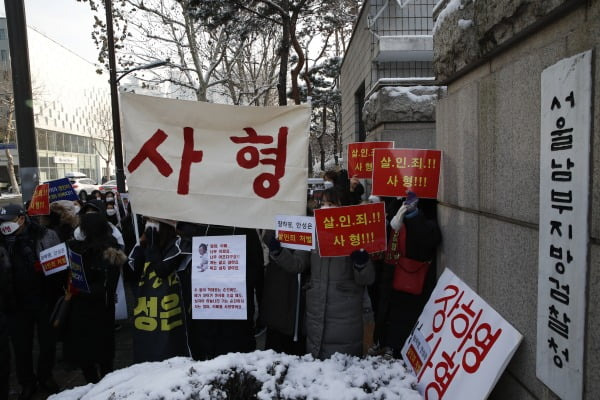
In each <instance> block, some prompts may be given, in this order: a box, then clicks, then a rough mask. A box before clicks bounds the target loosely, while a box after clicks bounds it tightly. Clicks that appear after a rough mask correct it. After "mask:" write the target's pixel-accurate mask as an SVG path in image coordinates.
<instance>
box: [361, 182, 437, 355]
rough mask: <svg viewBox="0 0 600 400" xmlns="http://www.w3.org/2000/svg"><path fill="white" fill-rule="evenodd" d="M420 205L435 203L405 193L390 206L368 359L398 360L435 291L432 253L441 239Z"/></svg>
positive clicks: (433, 256) (434, 221) (433, 254)
mask: <svg viewBox="0 0 600 400" xmlns="http://www.w3.org/2000/svg"><path fill="white" fill-rule="evenodd" d="M426 202H433V203H435V200H428V199H424V200H420V199H419V198H418V197H417V196H416V195H415V193H413V192H408V193H407V196H406V198H404V199H395V200H394V201H392V202H391V204H390V207H389V208H390V216H391V219H390V220H389V221H390V223H389V227H390V228H391V229H390V230H389V242H388V246H387V251H386V252H385V255H384V259H383V261H382V268H381V273H380V275H379V276H378V282H377V286H378V287H377V291H378V299H377V312H376V321H375V342H376V346H375V347H374V348H373V351H371V353H372V354H373V353H374V354H377V353H383V354H384V355H386V356H388V357H392V356H393V357H396V358H399V357H400V356H401V355H400V350H401V349H402V346H403V345H404V342H405V341H406V339H407V338H408V336H409V335H410V332H411V330H412V328H413V326H414V325H415V323H416V322H417V320H418V318H419V316H420V315H421V312H422V311H423V308H424V307H425V304H426V302H427V300H428V299H429V296H430V294H431V292H432V291H433V288H434V287H435V281H436V266H435V258H436V257H435V256H436V248H437V246H438V245H439V244H440V242H441V239H442V237H441V233H440V230H439V227H438V225H437V222H436V219H435V217H433V218H428V217H427V216H426V214H425V213H424V212H423V211H422V210H421V208H420V207H419V206H420V205H421V204H422V203H426ZM426 207H430V205H426ZM417 277H419V278H420V279H416V278H417ZM409 283H410V284H409Z"/></svg>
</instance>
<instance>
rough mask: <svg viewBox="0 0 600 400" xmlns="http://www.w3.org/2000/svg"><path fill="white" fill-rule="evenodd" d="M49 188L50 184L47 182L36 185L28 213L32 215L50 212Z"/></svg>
mask: <svg viewBox="0 0 600 400" xmlns="http://www.w3.org/2000/svg"><path fill="white" fill-rule="evenodd" d="M49 190H50V185H48V184H47V183H42V184H41V185H37V186H36V188H35V191H34V192H33V195H32V196H31V202H30V203H29V208H27V214H29V215H31V216H33V215H48V214H50V200H49Z"/></svg>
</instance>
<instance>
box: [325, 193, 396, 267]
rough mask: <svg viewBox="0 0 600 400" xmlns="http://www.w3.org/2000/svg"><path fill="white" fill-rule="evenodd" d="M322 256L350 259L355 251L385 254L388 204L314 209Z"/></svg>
mask: <svg viewBox="0 0 600 400" xmlns="http://www.w3.org/2000/svg"><path fill="white" fill-rule="evenodd" d="M315 224H316V227H317V238H318V242H319V254H320V255H321V257H342V256H348V255H350V253H352V252H353V251H354V250H360V249H364V250H365V251H367V252H369V253H375V252H379V251H385V249H386V246H387V243H386V242H387V241H386V231H385V225H386V220H385V204H384V203H374V204H361V205H358V206H347V207H334V208H321V209H318V210H315Z"/></svg>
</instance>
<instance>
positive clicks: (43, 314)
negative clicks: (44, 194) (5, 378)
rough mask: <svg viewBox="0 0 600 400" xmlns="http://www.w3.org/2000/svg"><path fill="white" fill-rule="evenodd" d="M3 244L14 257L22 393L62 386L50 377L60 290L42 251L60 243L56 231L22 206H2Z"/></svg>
mask: <svg viewBox="0 0 600 400" xmlns="http://www.w3.org/2000/svg"><path fill="white" fill-rule="evenodd" d="M0 232H2V245H3V246H4V248H5V249H6V251H7V253H8V257H9V261H10V266H11V267H10V269H11V275H12V282H13V291H12V295H11V297H12V298H10V301H11V303H12V304H14V307H13V308H12V309H11V310H10V311H9V312H8V323H9V332H10V337H11V341H12V345H13V350H14V355H15V364H16V368H17V371H16V372H17V379H18V381H19V384H20V385H21V386H22V391H21V395H20V398H22V399H30V398H31V397H32V396H33V394H34V393H35V392H36V391H37V388H38V384H39V386H40V387H42V389H44V390H45V391H46V392H48V393H56V392H58V391H59V387H58V385H57V384H56V382H55V381H54V378H53V377H52V370H53V368H54V362H55V357H56V339H55V335H54V332H53V330H52V328H51V326H50V313H51V311H52V307H53V306H54V301H53V297H54V293H55V292H56V291H57V290H58V289H57V288H56V287H53V282H52V281H50V280H48V279H46V277H45V276H44V273H43V271H42V267H41V264H40V252H41V251H42V250H45V249H48V248H50V247H52V246H55V245H57V244H58V243H59V238H58V236H57V234H56V233H55V232H54V231H53V230H51V229H47V228H45V227H43V226H40V225H39V224H37V223H35V222H33V221H32V220H31V219H30V218H29V217H28V216H27V214H26V213H25V210H24V209H23V207H21V206H19V205H17V204H9V205H6V206H4V207H2V208H0ZM36 330H37V338H38V344H39V356H38V363H37V376H36V374H35V373H34V367H33V337H34V332H35V331H36Z"/></svg>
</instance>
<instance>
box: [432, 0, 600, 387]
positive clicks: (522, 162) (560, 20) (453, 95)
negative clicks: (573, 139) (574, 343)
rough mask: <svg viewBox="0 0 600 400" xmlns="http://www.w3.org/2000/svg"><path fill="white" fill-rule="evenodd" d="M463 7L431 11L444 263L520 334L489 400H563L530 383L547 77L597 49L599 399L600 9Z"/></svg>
mask: <svg viewBox="0 0 600 400" xmlns="http://www.w3.org/2000/svg"><path fill="white" fill-rule="evenodd" d="M442 1H445V0H442ZM461 6H462V8H458V9H456V11H455V12H454V13H450V14H444V15H442V14H443V13H444V11H443V10H444V4H442V5H440V6H438V7H437V9H436V14H434V17H436V16H437V17H439V16H440V15H442V19H443V21H442V22H440V21H439V20H438V22H437V23H436V31H435V35H434V53H435V55H434V58H435V69H436V71H437V74H438V75H437V77H438V78H439V79H440V80H442V81H445V83H446V84H447V85H448V89H447V93H446V94H445V95H444V96H443V98H442V99H440V101H439V102H438V106H437V109H436V142H437V143H436V147H437V148H439V149H441V150H443V151H444V166H443V170H442V178H441V183H440V184H441V187H440V194H439V196H440V206H439V209H438V215H439V222H440V226H441V228H442V233H443V237H444V241H443V244H442V250H441V254H440V260H439V261H440V265H442V266H448V267H451V268H452V269H453V270H454V271H455V272H456V273H457V274H458V275H459V276H460V277H461V278H462V279H464V280H465V281H466V282H467V283H468V284H469V285H470V286H471V287H472V288H473V289H475V290H476V291H477V292H478V293H479V294H480V295H481V296H482V297H483V298H484V299H485V300H486V301H487V302H488V303H489V304H490V305H491V306H492V307H494V308H495V309H496V310H497V311H498V312H499V313H500V314H501V315H502V316H503V317H504V318H506V319H507V320H508V321H509V322H510V323H511V324H513V325H514V326H515V328H516V329H518V330H519V331H520V332H521V333H522V334H523V336H524V339H523V342H522V343H521V345H520V347H519V349H518V350H517V352H516V354H515V356H514V357H513V359H512V361H511V363H510V364H509V366H508V368H507V372H506V373H505V374H504V375H503V376H502V377H501V379H500V381H499V383H498V385H497V386H496V388H495V389H494V392H493V393H492V395H491V397H490V398H492V399H554V398H556V396H555V395H554V394H553V393H552V392H551V391H550V390H549V389H548V388H547V387H546V386H545V385H544V384H543V383H542V382H541V381H539V380H538V379H537V378H536V376H535V371H536V360H535V357H536V317H537V278H538V272H537V271H538V254H537V252H538V251H537V248H538V217H539V216H538V213H539V210H538V209H539V193H538V192H539V163H540V159H539V156H540V95H541V88H540V75H541V73H542V71H543V70H544V69H545V68H547V67H548V66H550V65H552V64H554V63H556V62H558V61H560V60H561V59H563V58H567V57H570V56H573V55H575V54H578V53H580V52H583V51H586V50H589V49H592V50H593V53H594V56H593V63H594V65H593V67H592V71H593V77H592V81H593V90H592V96H593V99H592V102H593V110H592V113H593V115H592V133H591V135H592V138H591V140H592V149H593V151H592V155H591V157H592V165H591V170H590V173H591V181H590V218H589V221H590V237H589V241H590V245H589V253H590V256H589V262H588V302H587V331H586V338H585V354H586V357H585V360H584V362H585V364H584V379H585V381H584V398H585V399H597V398H600V381H599V380H598V379H597V374H598V373H597V371H598V369H599V368H600V329H599V328H600V312H599V311H598V308H597V307H596V304H597V303H598V302H599V301H600V129H599V127H600V89H599V88H600V61H599V57H598V55H599V54H600V53H599V51H600V23H599V22H598V21H600V1H598V0H591V1H559V0H549V1H548V0H529V1H527V0H494V1H465V0H463V1H462V5H461ZM460 20H463V21H460ZM469 20H470V21H472V22H470V23H468V21H469Z"/></svg>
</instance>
